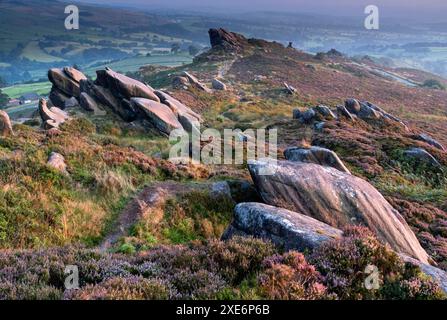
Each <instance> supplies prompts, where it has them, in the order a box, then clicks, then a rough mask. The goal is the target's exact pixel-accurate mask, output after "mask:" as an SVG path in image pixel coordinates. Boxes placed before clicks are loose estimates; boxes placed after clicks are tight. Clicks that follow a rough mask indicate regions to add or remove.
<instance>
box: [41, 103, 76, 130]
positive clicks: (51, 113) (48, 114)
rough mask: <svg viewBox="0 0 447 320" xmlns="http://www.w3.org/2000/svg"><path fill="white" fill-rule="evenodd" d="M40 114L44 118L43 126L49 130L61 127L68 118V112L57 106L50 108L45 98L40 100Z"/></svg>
mask: <svg viewBox="0 0 447 320" xmlns="http://www.w3.org/2000/svg"><path fill="white" fill-rule="evenodd" d="M39 114H40V117H41V118H42V126H43V128H44V129H46V130H49V129H52V128H59V126H60V125H61V124H62V123H64V122H65V121H66V120H68V119H69V118H70V117H69V116H68V114H67V113H66V112H64V111H62V110H61V109H59V108H57V107H51V108H48V106H47V101H46V100H45V99H43V98H42V99H40V100H39Z"/></svg>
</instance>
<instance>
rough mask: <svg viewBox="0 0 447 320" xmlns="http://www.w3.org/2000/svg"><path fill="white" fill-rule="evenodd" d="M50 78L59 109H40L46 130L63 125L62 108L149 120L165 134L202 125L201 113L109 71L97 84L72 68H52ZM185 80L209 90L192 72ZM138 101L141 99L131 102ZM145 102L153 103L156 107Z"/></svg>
mask: <svg viewBox="0 0 447 320" xmlns="http://www.w3.org/2000/svg"><path fill="white" fill-rule="evenodd" d="M48 77H49V78H50V80H51V81H52V82H53V88H52V90H51V95H50V98H51V103H52V105H54V106H57V107H59V109H58V110H52V109H48V108H47V106H46V102H45V104H44V105H42V106H41V107H40V113H41V114H42V115H43V118H45V119H44V123H45V127H46V128H51V127H57V126H58V125H59V124H60V123H61V121H62V120H63V118H64V117H57V114H59V113H60V112H61V110H60V109H65V108H67V107H75V106H81V107H82V108H83V109H84V110H86V111H90V112H92V111H93V112H94V113H95V115H103V114H105V110H110V111H112V112H113V113H115V114H117V115H119V116H120V117H121V118H122V119H123V120H125V121H128V122H131V121H134V120H148V121H149V122H150V123H152V124H153V125H154V126H155V128H157V129H159V130H160V131H161V132H162V133H163V134H168V133H169V132H170V131H172V130H173V129H177V128H183V129H185V130H187V131H192V130H193V128H194V127H196V126H197V124H198V123H200V122H202V118H201V117H200V115H199V114H197V113H195V112H194V111H193V110H191V109H190V108H188V107H187V106H185V105H184V104H183V103H181V102H180V101H178V100H177V99H174V98H173V97H171V96H170V95H169V94H167V93H165V92H163V91H157V90H154V89H153V88H151V87H150V86H149V85H147V84H144V83H142V82H140V81H137V80H135V79H132V78H129V77H127V76H125V75H122V74H120V73H117V72H115V71H113V70H111V69H109V68H106V69H105V70H98V71H97V79H96V81H95V82H92V81H90V80H88V79H87V78H86V77H85V76H84V75H83V74H82V73H81V72H80V71H78V70H76V69H73V68H63V69H51V70H50V71H49V72H48ZM185 79H186V81H187V82H188V84H190V85H194V86H196V87H198V88H201V89H202V90H205V91H209V90H210V89H208V88H207V87H206V86H204V85H203V84H201V83H200V81H198V80H197V79H196V78H195V77H194V76H192V75H190V74H189V73H185ZM137 98H140V99H142V100H135V101H134V102H131V101H132V100H133V99H137ZM145 100H150V101H154V102H155V104H152V103H148V102H146V101H145ZM54 113H56V115H54ZM64 115H66V114H64ZM142 123H145V122H144V121H142Z"/></svg>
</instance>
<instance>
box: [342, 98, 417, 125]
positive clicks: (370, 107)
mask: <svg viewBox="0 0 447 320" xmlns="http://www.w3.org/2000/svg"><path fill="white" fill-rule="evenodd" d="M345 109H346V110H347V111H348V113H351V114H353V115H355V116H357V117H358V118H360V119H362V120H365V121H368V120H384V119H386V120H389V121H391V122H394V123H396V124H398V125H399V126H401V127H402V128H404V129H405V130H407V131H408V130H409V129H408V127H407V125H406V124H405V123H404V122H403V121H402V120H401V119H399V118H398V117H395V116H393V115H392V114H390V113H388V112H386V111H385V110H383V109H382V108H380V107H378V106H376V105H375V104H372V103H370V102H368V101H364V102H359V101H357V100H356V99H348V100H346V101H345ZM340 111H341V112H342V113H343V114H344V116H345V117H348V118H349V116H348V114H347V113H346V112H345V111H344V110H342V109H341V108H340Z"/></svg>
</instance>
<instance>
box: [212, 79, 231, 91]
mask: <svg viewBox="0 0 447 320" xmlns="http://www.w3.org/2000/svg"><path fill="white" fill-rule="evenodd" d="M211 84H212V86H213V89H214V90H222V91H225V90H227V86H226V85H225V83H223V82H222V81H220V80H219V79H213V81H212V83H211Z"/></svg>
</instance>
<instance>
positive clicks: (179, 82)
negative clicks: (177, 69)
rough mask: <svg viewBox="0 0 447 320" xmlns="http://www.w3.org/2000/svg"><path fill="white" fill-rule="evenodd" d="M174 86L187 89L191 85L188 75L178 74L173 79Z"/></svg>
mask: <svg viewBox="0 0 447 320" xmlns="http://www.w3.org/2000/svg"><path fill="white" fill-rule="evenodd" d="M171 85H172V87H173V88H174V89H182V90H186V89H188V87H189V85H190V84H189V80H188V78H187V77H181V76H177V77H174V78H173V79H172V84H171Z"/></svg>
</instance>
